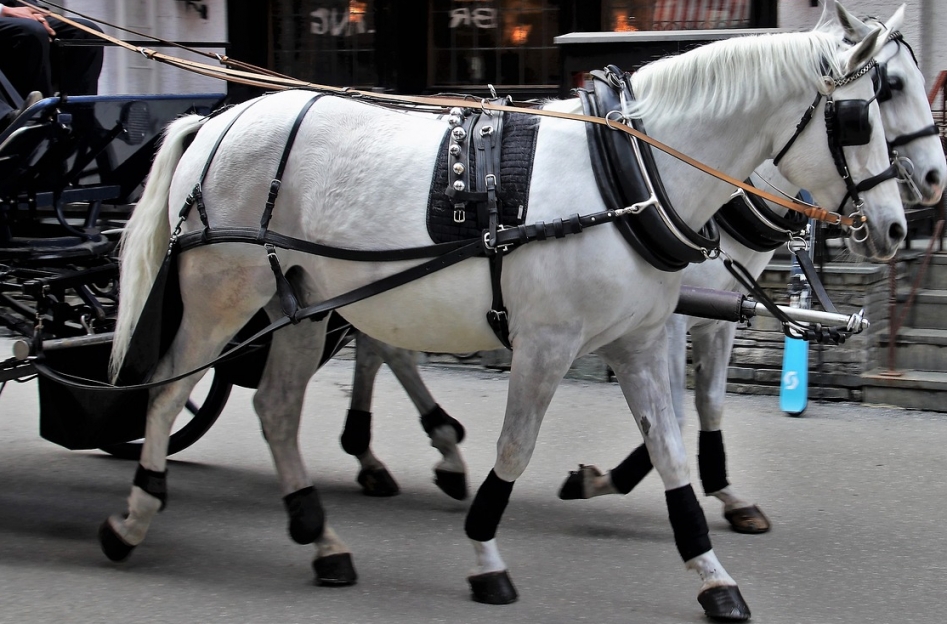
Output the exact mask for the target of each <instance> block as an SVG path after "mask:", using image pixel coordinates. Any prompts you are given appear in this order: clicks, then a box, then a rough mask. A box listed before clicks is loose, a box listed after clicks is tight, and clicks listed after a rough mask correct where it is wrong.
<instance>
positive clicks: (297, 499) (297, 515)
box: [283, 485, 326, 544]
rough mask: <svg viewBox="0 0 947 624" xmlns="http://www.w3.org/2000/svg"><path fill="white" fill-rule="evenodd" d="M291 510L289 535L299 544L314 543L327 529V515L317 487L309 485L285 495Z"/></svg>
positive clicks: (284, 502) (287, 506) (288, 507)
mask: <svg viewBox="0 0 947 624" xmlns="http://www.w3.org/2000/svg"><path fill="white" fill-rule="evenodd" d="M283 504H285V505H286V511H288V512H289V536H290V537H291V538H293V541H294V542H296V543H297V544H312V543H313V542H314V541H316V540H317V539H319V537H320V536H321V535H322V531H323V530H324V529H325V524H326V515H325V512H324V511H323V509H322V502H321V501H320V500H319V493H318V492H316V488H314V487H313V486H311V485H310V486H309V487H306V488H303V489H301V490H297V491H295V492H293V493H292V494H289V495H287V496H284V497H283Z"/></svg>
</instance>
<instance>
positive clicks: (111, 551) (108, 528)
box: [99, 520, 135, 561]
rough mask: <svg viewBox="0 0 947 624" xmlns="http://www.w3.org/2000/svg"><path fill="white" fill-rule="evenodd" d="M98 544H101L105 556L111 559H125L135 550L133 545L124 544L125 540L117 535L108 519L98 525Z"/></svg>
mask: <svg viewBox="0 0 947 624" xmlns="http://www.w3.org/2000/svg"><path fill="white" fill-rule="evenodd" d="M99 545H101V546H102V552H103V553H105V556H106V557H108V558H109V559H111V560H112V561H125V560H126V559H128V557H129V556H130V555H131V554H132V551H133V550H135V547H134V546H132V545H130V544H126V543H125V540H123V539H122V538H121V537H119V535H118V533H116V532H115V529H113V528H112V525H111V524H109V521H108V520H106V521H105V522H103V523H102V526H100V527H99Z"/></svg>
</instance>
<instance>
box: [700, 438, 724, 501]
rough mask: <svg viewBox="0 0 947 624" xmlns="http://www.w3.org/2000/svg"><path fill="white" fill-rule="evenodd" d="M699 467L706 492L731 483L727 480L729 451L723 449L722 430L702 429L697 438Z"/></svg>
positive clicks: (718, 489) (714, 490)
mask: <svg viewBox="0 0 947 624" xmlns="http://www.w3.org/2000/svg"><path fill="white" fill-rule="evenodd" d="M697 468H698V470H700V482H701V484H702V485H703V486H704V494H710V493H712V492H717V491H720V490H722V489H723V488H725V487H727V486H728V485H730V482H729V481H727V453H726V452H725V451H724V450H723V432H722V431H719V430H718V431H701V432H700V435H699V437H698V438H697Z"/></svg>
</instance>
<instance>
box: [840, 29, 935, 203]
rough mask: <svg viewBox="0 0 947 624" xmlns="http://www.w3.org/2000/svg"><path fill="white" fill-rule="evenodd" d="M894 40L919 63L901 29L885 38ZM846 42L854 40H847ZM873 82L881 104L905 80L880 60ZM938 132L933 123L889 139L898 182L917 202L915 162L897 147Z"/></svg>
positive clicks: (888, 40)
mask: <svg viewBox="0 0 947 624" xmlns="http://www.w3.org/2000/svg"><path fill="white" fill-rule="evenodd" d="M892 41H893V42H894V43H895V44H897V46H898V49H899V50H900V48H901V46H904V47H905V48H907V50H908V52H910V53H911V58H912V59H913V60H914V64H915V65H917V55H915V54H914V49H913V48H911V46H910V44H908V42H906V41H905V40H904V36H903V35H902V34H901V31H898V30H896V31H894V32H892V33H891V34H889V35H888V37H887V38H886V39H885V44H888V43H890V42H892ZM846 43H852V42H850V41H848V40H846ZM872 82H873V83H874V85H875V90H876V94H877V95H876V98H877V100H878V103H879V104H880V103H882V102H887V101H888V100H890V99H891V98H892V96H893V92H894V91H901V90H903V89H904V81H902V80H901V79H900V78H897V77H891V76H888V64H887V62H879V63H878V64H877V66H876V68H875V72H874V74H872ZM937 134H938V130H937V126H936V125H934V124H931V125H929V126H926V127H924V128H921V129H920V130H918V131H916V132H911V133H908V134H902V135H900V136H896V137H894V138H893V139H890V140H889V141H888V153H889V156H890V159H891V164H892V165H893V166H894V167H895V168H896V169H897V172H898V182H899V183H901V184H903V185H904V186H905V187H907V189H908V190H909V192H910V193H911V195H912V201H913V202H914V203H917V202H919V201H921V199H922V195H921V191H920V189H918V188H917V184H915V182H914V178H913V175H914V163H913V162H911V159H910V158H908V157H906V156H901V155H900V154H898V151H897V149H896V148H898V147H901V146H902V145H907V144H908V143H911V142H912V141H915V140H917V139H922V138H924V137H928V136H936V135H937Z"/></svg>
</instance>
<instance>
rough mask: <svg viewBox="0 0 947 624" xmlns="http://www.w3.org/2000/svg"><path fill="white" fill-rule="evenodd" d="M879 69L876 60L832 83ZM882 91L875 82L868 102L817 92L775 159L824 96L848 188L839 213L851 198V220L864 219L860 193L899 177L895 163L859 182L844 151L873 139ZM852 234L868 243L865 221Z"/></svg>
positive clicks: (831, 139)
mask: <svg viewBox="0 0 947 624" xmlns="http://www.w3.org/2000/svg"><path fill="white" fill-rule="evenodd" d="M877 66H878V62H877V61H876V60H874V59H871V60H870V61H868V62H867V63H866V64H865V65H863V66H862V67H860V68H859V69H856V70H855V71H853V72H851V73H849V74H848V75H846V76H842V77H841V78H835V79H834V80H833V81H832V82H833V84H834V86H835V88H838V87H842V86H845V85H847V84H851V83H852V82H855V81H856V80H859V79H860V78H862V77H864V76H865V75H866V74H868V72H870V71H871V70H872V69H875V68H876V67H877ZM881 90H882V87H881V82H880V81H878V82H876V83H875V94H874V96H872V97H871V99H868V100H862V99H855V98H852V99H847V100H835V99H834V98H833V97H832V96H831V95H823V94H822V92H818V93H816V97H815V99H814V100H813V102H812V104H810V105H809V108H808V109H806V112H805V113H803V115H802V118H801V119H800V121H799V123H798V124H796V131H795V132H794V133H793V135H792V136H791V137H789V140H788V141H787V142H786V144H785V145H784V146H783V148H782V149H781V150H779V152H778V153H777V154H776V157H775V158H773V164H774V165H779V161H780V160H782V158H783V157H784V156H785V155H786V153H787V152H788V151H789V149H790V148H791V147H792V146H793V144H794V143H795V142H796V139H798V138H799V136H800V135H801V134H802V132H803V131H804V130H805V129H806V127H808V125H809V122H810V121H812V115H813V113H814V112H815V110H816V108H818V106H819V103H820V102H821V101H822V98H823V97H824V98H825V107H824V114H825V132H826V137H827V139H828V145H829V152H830V153H831V154H832V160H833V161H834V163H835V169H836V171H837V172H838V174H839V176H841V178H842V180H843V181H844V182H845V187H846V188H847V192H846V193H845V197H843V198H842V201H841V203H839V207H838V210H837V212H838V213H840V214H844V213H843V210H844V208H845V204H847V203H848V200H849V199H851V200H852V204H853V207H854V210H853V211H852V212H851V214H849V217H855V216H858V217H864V213H863V209H864V206H865V202H864V200H863V199H862V198H861V197H860V196H859V193H862V192H864V191H867V190H870V189H873V188H874V187H876V186H878V185H879V184H881V183H882V182H884V181H886V180H892V179H896V178H898V167H897V166H895V164H893V163H892V164H891V165H889V166H888V168H887V169H885V170H884V171H882V172H881V173H879V174H877V175H873V176H871V177H869V178H866V179H864V180H862V181H861V182H855V181H854V180H853V179H852V176H851V173H850V172H849V167H848V160H847V158H846V157H845V150H844V149H843V148H844V147H849V146H858V145H865V144H867V143H868V142H869V141H870V140H871V130H872V128H871V120H870V117H869V114H870V106H871V103H872V102H873V101H875V100H877V99H878V97H879V94H880V92H881ZM888 95H889V97H890V91H889V92H888ZM911 140H913V139H911ZM860 230H865V233H864V236H863V237H862V238H858V237H857V235H856V232H859V231H860ZM851 235H852V240H854V241H855V242H858V243H862V242H865V241H866V240H868V237H869V233H868V230H867V228H866V227H865V221H864V220H862V221H861V223H860V224H857V225H853V226H852V227H851Z"/></svg>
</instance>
